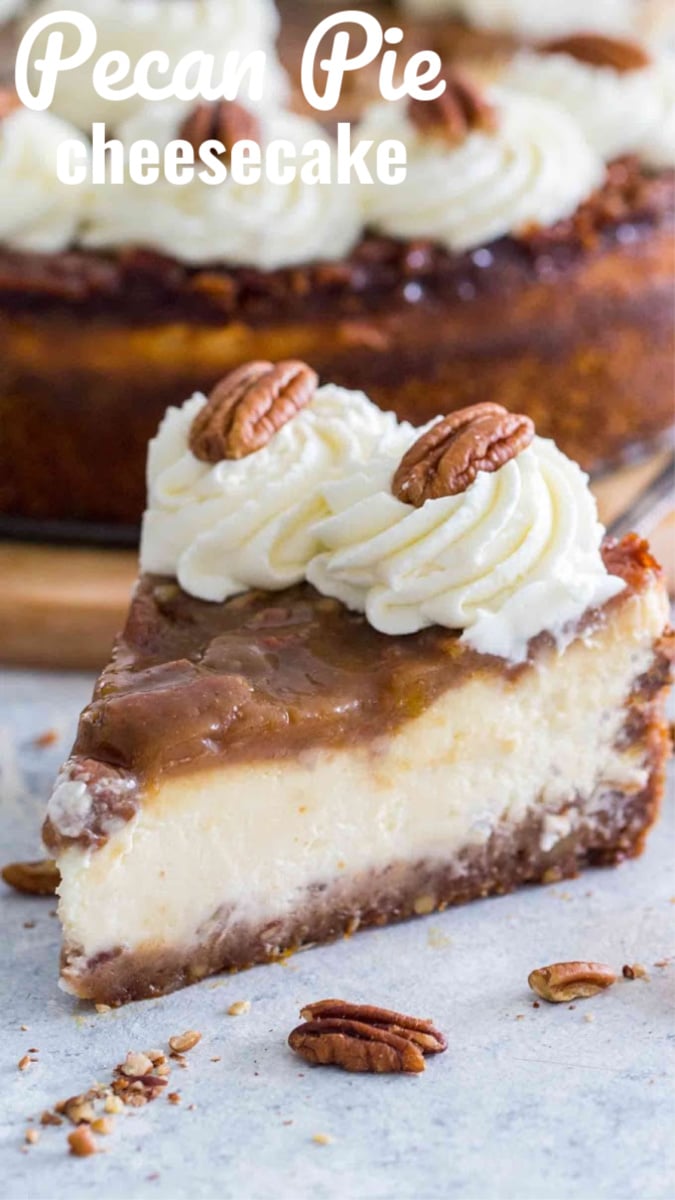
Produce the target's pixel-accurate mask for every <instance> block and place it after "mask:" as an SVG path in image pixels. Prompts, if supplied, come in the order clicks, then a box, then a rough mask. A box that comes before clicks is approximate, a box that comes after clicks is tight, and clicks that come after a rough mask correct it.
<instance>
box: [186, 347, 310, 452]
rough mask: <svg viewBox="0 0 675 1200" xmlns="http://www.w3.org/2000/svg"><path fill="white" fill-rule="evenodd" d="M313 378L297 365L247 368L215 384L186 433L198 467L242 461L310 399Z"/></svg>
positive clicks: (258, 364) (307, 369)
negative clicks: (223, 461) (206, 464)
mask: <svg viewBox="0 0 675 1200" xmlns="http://www.w3.org/2000/svg"><path fill="white" fill-rule="evenodd" d="M318 382H319V380H318V376H317V374H316V372H315V371H312V369H311V367H308V366H306V364H305V363H303V362H294V361H292V360H288V361H287V362H279V363H276V365H273V364H272V363H270V362H252V363H246V364H245V365H244V366H242V367H239V368H238V370H236V371H232V372H231V373H230V374H229V375H226V376H225V378H224V379H221V381H220V383H218V384H216V386H215V388H214V389H213V391H212V392H211V395H210V396H209V399H208V402H207V404H206V405H205V406H204V408H202V409H201V411H200V412H199V413H197V416H196V417H195V419H194V421H193V422H192V427H191V429H190V439H189V442H190V449H191V451H192V453H193V454H194V455H195V457H196V458H199V459H201V461H202V462H209V463H216V462H221V460H222V459H238V458H246V457H247V455H249V454H253V453H254V451H256V450H261V449H262V448H263V446H266V445H267V443H268V442H269V440H270V438H272V437H273V435H274V434H275V433H277V432H278V430H279V429H281V427H282V426H283V425H285V424H286V422H287V421H290V420H291V418H292V417H294V416H295V414H296V413H298V412H299V411H300V409H302V408H304V407H305V405H306V404H308V403H309V401H310V400H311V399H312V396H313V395H314V392H315V391H316V386H317V383H318Z"/></svg>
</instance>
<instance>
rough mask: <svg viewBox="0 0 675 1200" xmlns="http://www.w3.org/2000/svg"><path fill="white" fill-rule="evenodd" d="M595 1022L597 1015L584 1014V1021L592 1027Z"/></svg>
mask: <svg viewBox="0 0 675 1200" xmlns="http://www.w3.org/2000/svg"><path fill="white" fill-rule="evenodd" d="M594 1020H595V1013H584V1021H588V1024H589V1025H590V1024H591V1023H592V1022H593V1021H594Z"/></svg>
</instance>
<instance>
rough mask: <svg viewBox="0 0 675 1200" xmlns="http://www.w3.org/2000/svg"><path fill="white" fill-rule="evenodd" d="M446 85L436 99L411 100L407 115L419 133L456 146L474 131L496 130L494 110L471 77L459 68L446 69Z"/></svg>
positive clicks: (489, 131)
mask: <svg viewBox="0 0 675 1200" xmlns="http://www.w3.org/2000/svg"><path fill="white" fill-rule="evenodd" d="M445 84H446V87H445V91H444V92H443V94H442V95H441V96H438V97H437V99H435V100H411V101H410V103H409V105H408V116H409V117H410V120H411V121H412V123H413V125H415V126H416V128H417V129H418V130H419V131H420V133H422V134H423V135H424V136H425V137H426V136H428V137H440V138H442V139H443V140H444V141H446V142H447V143H448V145H450V146H457V145H459V143H460V142H463V141H464V139H465V138H466V137H468V135H469V134H470V133H472V132H473V131H474V130H477V129H480V130H483V131H484V132H486V133H491V132H492V131H493V130H494V129H496V127H497V114H496V112H495V109H494V108H493V106H492V105H491V104H489V103H488V101H487V100H486V99H485V97H484V96H483V94H482V92H481V90H480V88H479V87H478V86H477V85H476V84H475V83H474V82H473V81H472V80H471V79H469V78H467V76H466V75H464V74H463V72H461V71H449V72H448V73H447V74H446V76H445Z"/></svg>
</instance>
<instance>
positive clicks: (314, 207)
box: [82, 101, 362, 271]
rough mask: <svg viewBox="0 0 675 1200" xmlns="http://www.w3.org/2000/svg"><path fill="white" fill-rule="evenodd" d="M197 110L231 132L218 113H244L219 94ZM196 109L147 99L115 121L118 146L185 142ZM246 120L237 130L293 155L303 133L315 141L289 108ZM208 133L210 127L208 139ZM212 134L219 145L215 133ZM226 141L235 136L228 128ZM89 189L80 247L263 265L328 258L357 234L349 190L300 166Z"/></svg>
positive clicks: (313, 126)
mask: <svg viewBox="0 0 675 1200" xmlns="http://www.w3.org/2000/svg"><path fill="white" fill-rule="evenodd" d="M200 107H202V108H208V107H211V108H212V110H213V111H214V113H216V110H219V111H220V112H221V120H220V123H221V124H225V125H226V126H227V125H229V126H231V128H232V130H233V132H234V130H235V128H236V126H235V122H229V121H228V120H227V113H228V111H229V112H230V114H232V112H233V111H234V112H235V113H236V114H238V118H237V121H238V124H239V126H240V127H241V126H242V118H243V116H244V115H246V114H247V112H248V110H246V109H245V108H244V107H243V106H242V105H240V104H238V103H236V102H227V101H224V102H222V103H220V104H217V105H214V106H200ZM196 111H197V109H195V108H194V107H191V106H187V105H184V104H182V103H180V102H174V101H168V102H166V103H164V104H149V105H147V106H146V107H145V108H144V109H143V110H142V112H140V113H138V114H137V115H135V116H134V117H132V118H130V119H129V120H128V121H126V122H124V124H123V125H122V126H121V127H120V129H119V131H118V135H119V138H120V140H121V141H122V143H123V144H125V145H130V144H132V143H134V142H135V141H137V140H139V139H144V138H150V139H151V140H152V141H153V142H155V143H156V144H157V145H158V146H159V148H160V151H161V152H162V153H163V152H164V150H165V148H166V146H167V144H168V143H169V142H171V141H173V140H174V139H176V138H182V139H187V140H190V138H191V134H192V132H193V131H194V115H195V112H196ZM248 116H249V118H250V117H252V116H253V114H251V113H250V112H248ZM254 121H255V128H252V126H251V124H250V123H246V126H245V129H244V131H243V132H242V133H241V135H240V136H241V137H243V138H246V139H249V140H253V141H255V142H258V143H259V144H260V145H261V146H262V147H263V148H264V147H265V146H266V145H267V144H269V143H270V142H272V141H275V140H277V139H282V140H284V141H285V142H287V143H289V144H290V145H291V146H292V147H295V148H296V149H297V150H298V152H300V151H301V150H302V148H303V147H304V146H306V144H307V143H308V142H310V141H311V140H312V139H315V138H324V133H323V131H322V129H321V128H320V126H319V125H318V124H317V123H316V122H315V121H312V120H310V119H308V118H306V117H301V116H297V115H295V114H294V113H289V112H283V111H281V112H279V113H278V114H277V115H275V116H261V117H260V119H259V120H258V118H257V117H255V118H254ZM217 124H218V122H217V121H216V126H217ZM214 131H215V127H214ZM253 135H255V136H253ZM212 136H213V133H212V132H209V134H208V137H207V140H209V139H210V138H211V137H212ZM217 140H219V141H221V142H222V143H223V144H224V145H227V142H226V141H224V140H223V138H222V137H219V138H218V139H217ZM233 140H238V138H237V137H236V135H235V137H234V139H233ZM327 144H329V143H327ZM195 149H196V150H198V147H195ZM93 191H94V196H93V202H92V212H91V220H90V222H89V225H88V227H87V229H86V230H85V231H84V233H83V236H82V242H83V244H84V245H85V246H89V247H92V248H95V249H112V248H117V247H120V246H122V247H127V246H133V245H139V246H144V247H147V248H150V249H155V250H158V251H160V252H163V253H166V254H168V255H171V256H173V257H176V258H178V259H179V260H180V261H182V262H187V263H190V264H193V265H199V264H203V263H214V262H224V263H228V264H229V265H233V266H236V265H241V266H253V267H258V268H259V269H261V270H267V271H271V270H276V269H277V268H279V267H286V266H292V265H294V264H296V263H301V262H311V261H313V260H314V261H316V260H319V261H320V260H323V259H336V258H340V257H342V256H343V255H345V254H347V253H349V251H350V250H351V249H352V247H353V246H354V245H355V243H356V242H357V240H358V238H359V235H360V233H361V225H362V221H361V214H360V211H359V204H358V196H357V189H356V188H355V187H349V186H346V185H344V184H338V183H336V182H330V183H313V184H311V185H308V184H306V183H305V182H303V180H302V178H301V175H300V173H299V172H298V173H297V174H296V176H295V179H294V180H293V181H292V182H288V183H285V184H283V185H282V184H279V183H277V182H274V181H273V180H272V179H270V178H269V176H268V175H267V174H266V173H265V170H264V168H263V169H262V171H261V173H260V178H259V179H258V181H257V182H254V183H243V182H238V181H236V180H235V179H233V178H232V176H231V175H230V176H228V178H226V179H225V180H224V182H222V183H219V184H217V185H215V186H214V185H213V184H209V183H207V182H205V181H204V180H202V179H200V178H199V177H198V176H197V175H196V176H195V177H194V178H193V179H192V180H191V181H190V182H189V183H186V184H183V185H177V184H175V183H171V182H169V181H168V180H166V179H162V178H160V179H159V180H157V182H156V183H153V184H150V185H141V184H137V183H133V182H131V181H130V180H128V181H127V182H126V183H125V184H123V185H122V186H118V185H115V184H106V185H101V186H97V187H96V188H94V189H93Z"/></svg>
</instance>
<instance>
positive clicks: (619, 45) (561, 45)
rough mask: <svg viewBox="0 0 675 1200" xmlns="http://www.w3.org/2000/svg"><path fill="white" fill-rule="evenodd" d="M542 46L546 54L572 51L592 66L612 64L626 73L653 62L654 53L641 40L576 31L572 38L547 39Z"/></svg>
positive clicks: (572, 53)
mask: <svg viewBox="0 0 675 1200" xmlns="http://www.w3.org/2000/svg"><path fill="white" fill-rule="evenodd" d="M540 49H541V50H543V51H544V52H545V53H547V54H569V55H571V57H572V58H576V59H578V61H579V62H583V63H589V64H590V65H591V66H592V67H612V69H613V70H614V71H619V72H620V73H622V74H623V73H624V72H627V71H639V70H640V69H641V68H642V67H648V66H649V64H650V63H651V61H652V59H651V55H650V54H649V53H648V52H647V50H645V49H644V47H643V46H641V45H640V44H639V42H631V41H627V40H624V39H623V38H611V37H604V36H603V35H602V34H600V33H577V34H573V35H571V36H570V37H565V38H555V39H553V40H552V41H550V42H544V44H543V45H542V46H540Z"/></svg>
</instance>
